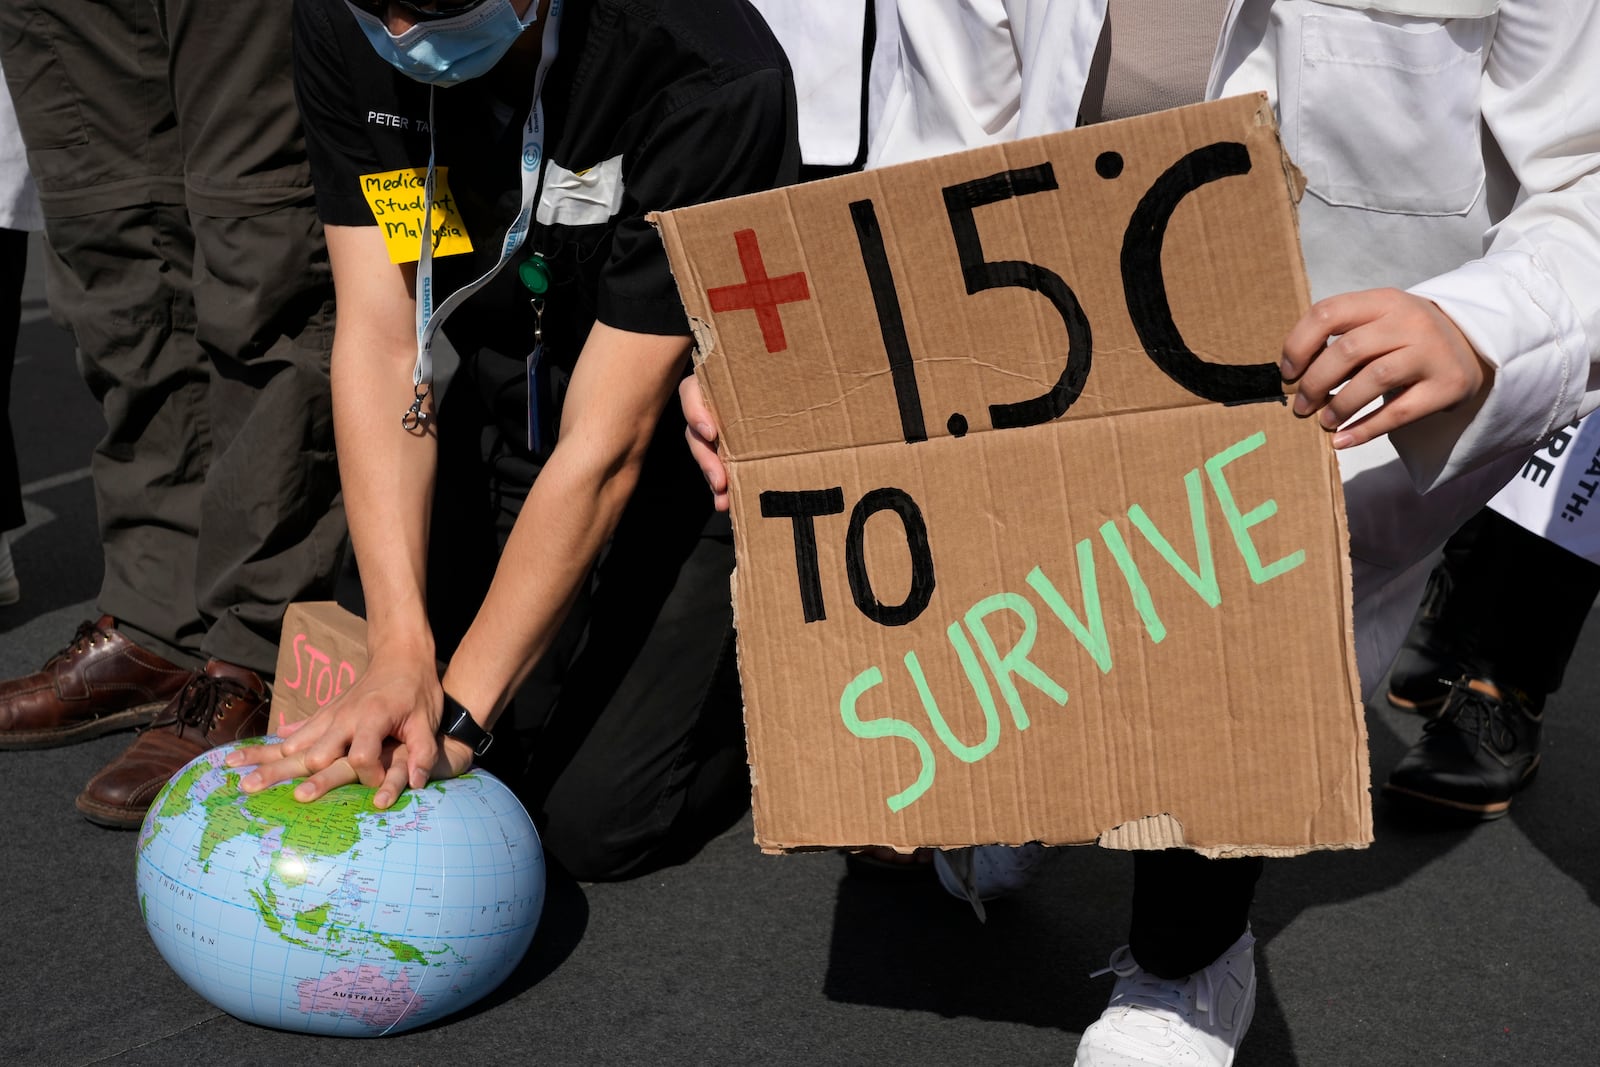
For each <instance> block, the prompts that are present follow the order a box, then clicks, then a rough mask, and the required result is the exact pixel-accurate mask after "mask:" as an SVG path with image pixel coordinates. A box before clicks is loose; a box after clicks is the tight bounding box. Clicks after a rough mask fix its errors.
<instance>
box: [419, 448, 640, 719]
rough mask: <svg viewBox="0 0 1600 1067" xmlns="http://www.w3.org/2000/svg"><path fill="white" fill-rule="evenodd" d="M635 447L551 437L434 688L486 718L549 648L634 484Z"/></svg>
mask: <svg viewBox="0 0 1600 1067" xmlns="http://www.w3.org/2000/svg"><path fill="white" fill-rule="evenodd" d="M641 461H642V449H640V450H639V454H634V453H633V452H632V451H631V450H630V452H629V454H625V455H620V456H595V455H593V454H592V453H588V452H587V451H586V450H583V449H581V447H579V446H573V447H569V448H564V447H563V446H560V445H558V446H557V447H556V449H555V451H554V452H553V453H552V454H551V456H550V459H549V461H548V462H547V463H546V464H545V466H544V469H543V470H541V471H540V473H539V477H538V478H537V479H535V481H534V484H533V488H532V489H531V490H530V491H529V493H528V499H527V502H526V503H525V504H524V505H523V507H522V511H521V514H520V515H519V516H518V517H517V521H516V524H515V526H514V527H513V528H512V531H511V536H510V538H509V539H508V540H507V542H506V547H505V550H504V551H503V552H502V553H501V556H500V563H499V566H498V567H497V568H496V570H495V575H494V581H493V582H492V583H491V585H490V587H489V592H488V595H487V596H486V597H485V598H484V601H483V604H482V606H481V607H480V608H479V609H478V614H477V615H476V617H475V618H474V619H473V622H472V626H471V627H470V628H469V629H468V631H467V634H466V636H465V637H464V638H463V639H462V642H461V645H460V648H459V649H458V650H457V651H456V654H455V656H454V658H452V660H451V661H450V668H449V670H448V671H447V672H446V673H445V677H444V687H445V689H446V690H447V691H448V692H449V693H450V695H451V696H453V697H455V698H456V699H457V700H460V701H461V702H462V703H463V704H464V705H465V706H466V707H468V708H470V709H472V710H473V711H474V713H475V714H476V715H477V716H478V718H479V719H480V720H482V721H485V722H492V721H493V719H494V717H495V716H497V715H498V714H499V712H500V709H501V708H502V707H503V706H504V705H505V704H506V703H507V702H509V700H510V698H511V696H512V695H513V694H514V693H515V692H516V690H517V688H518V686H520V685H521V684H522V682H523V681H524V680H525V679H526V678H527V676H528V674H529V672H530V671H532V669H533V665H534V664H535V663H537V662H538V660H539V658H540V657H541V656H542V655H543V654H544V652H545V650H546V649H548V648H549V647H550V643H551V642H552V641H553V640H554V638H555V635H556V632H557V631H558V630H559V629H560V627H561V624H562V622H563V621H564V620H565V619H566V616H567V613H568V611H569V610H570V609H571V607H572V603H573V599H574V598H575V596H576V595H577V591H578V588H579V586H580V585H581V583H582V582H583V581H584V580H585V577H586V576H587V575H588V573H589V568H590V567H591V566H592V564H593V562H594V560H595V559H596V558H597V557H598V556H599V554H600V550H601V548H602V547H603V546H604V545H605V543H606V541H607V540H608V539H609V538H610V537H611V534H612V532H613V531H614V530H615V529H616V526H617V522H618V520H620V519H621V517H622V512H623V509H624V508H626V507H627V503H628V499H629V498H630V497H631V496H632V494H633V489H634V486H635V485H636V484H637V483H638V477H639V468H640V465H641Z"/></svg>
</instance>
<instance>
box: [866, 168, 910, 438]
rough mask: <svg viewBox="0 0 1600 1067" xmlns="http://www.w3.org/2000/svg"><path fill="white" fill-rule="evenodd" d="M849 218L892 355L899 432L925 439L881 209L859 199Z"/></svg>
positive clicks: (887, 350) (880, 330)
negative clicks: (884, 235) (880, 224)
mask: <svg viewBox="0 0 1600 1067" xmlns="http://www.w3.org/2000/svg"><path fill="white" fill-rule="evenodd" d="M850 218H851V220H852V221H853V222H854V223H855V226H856V243H857V244H859V245H860V246H861V264H862V266H864V267H866V269H867V283H868V284H869V285H870V286H871V287H872V306H873V308H875V309H876V310H877V313H878V333H879V334H881V335H882V336H883V348H884V352H885V353H886V354H887V355H888V357H889V378H890V380H891V381H892V382H893V383H894V400H895V404H896V405H897V406H898V407H899V409H900V433H901V435H902V436H904V437H905V440H906V444H915V443H916V442H918V441H926V440H927V439H928V430H927V426H926V425H925V424H924V422H923V420H922V396H921V394H920V392H919V391H918V389H917V372H916V369H915V368H914V367H913V366H912V364H911V342H910V341H909V340H907V339H906V319H905V315H904V313H903V312H901V310H900V294H899V293H898V292H897V291H896V290H895V286H894V271H893V270H892V269H891V268H890V266H889V253H888V252H886V251H885V250H884V247H883V228H882V227H881V226H879V225H878V212H877V210H876V209H874V208H873V206H872V201H871V200H857V201H854V202H853V203H852V204H851V205H850Z"/></svg>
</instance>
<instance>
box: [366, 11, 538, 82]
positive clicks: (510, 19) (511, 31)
mask: <svg viewBox="0 0 1600 1067" xmlns="http://www.w3.org/2000/svg"><path fill="white" fill-rule="evenodd" d="M345 6H346V7H348V8H349V9H350V11H351V13H352V14H353V15H355V17H356V19H357V21H359V22H360V23H361V31H362V32H363V33H365V34H366V35H367V40H369V41H371V42H372V47H373V48H374V49H376V50H377V53H378V55H380V56H382V57H383V58H384V59H386V60H388V62H389V63H390V64H391V65H392V66H393V67H394V68H395V69H396V70H398V71H399V72H400V73H402V74H404V75H405V76H406V77H408V78H413V79H415V80H416V81H419V82H426V83H427V84H429V85H456V84H458V83H460V82H464V81H466V80H468V79H469V78H476V77H478V76H480V75H482V74H486V73H488V71H489V70H490V68H492V67H493V66H494V65H495V64H496V63H498V62H500V58H501V57H502V56H504V55H505V54H506V50H507V49H509V48H510V47H511V44H512V42H513V41H515V40H516V39H517V38H518V37H519V36H521V34H522V31H523V30H525V29H527V28H528V27H529V26H531V25H533V23H534V21H535V20H536V19H538V17H539V4H538V2H537V0H534V2H533V3H531V4H529V5H528V17H527V19H526V21H524V20H523V19H520V18H518V17H517V12H516V9H515V8H513V7H512V6H511V0H489V2H488V3H486V4H480V5H479V6H477V7H475V8H472V9H471V10H470V11H466V12H463V13H462V14H460V15H452V16H450V17H449V18H442V19H430V20H428V21H426V22H419V23H417V24H416V25H415V26H412V27H411V28H410V29H409V30H407V31H406V32H405V33H402V34H401V35H400V36H398V37H394V36H392V35H391V34H390V33H389V28H388V27H387V26H385V25H384V24H383V20H382V19H380V18H378V17H377V16H375V15H372V14H370V13H368V12H366V11H362V10H361V9H360V8H358V7H356V6H355V5H354V4H351V3H350V2H349V0H346V2H345Z"/></svg>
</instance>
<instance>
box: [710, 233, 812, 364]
mask: <svg viewBox="0 0 1600 1067" xmlns="http://www.w3.org/2000/svg"><path fill="white" fill-rule="evenodd" d="M733 239H734V241H735V242H736V243H737V244H738V246H739V265H740V266H741V267H743V268H744V284H743V285H723V286H718V287H717V288H715V289H708V290H706V296H708V297H710V298H711V310H712V311H754V312H755V313H756V321H757V322H758V323H760V324H761V339H762V340H763V341H765V342H766V343H767V351H768V352H782V351H783V350H784V349H786V348H788V347H789V342H788V341H786V340H785V339H784V336H783V318H782V316H780V315H779V314H778V305H779V304H793V303H796V302H797V301H801V300H810V299H811V290H810V289H809V288H808V287H807V286H806V275H805V272H804V271H796V272H795V273H793V274H785V275H783V276H782V277H780V278H769V277H767V265H766V264H765V263H764V262H762V260H761V245H760V244H758V243H757V242H756V231H754V230H740V231H739V232H737V233H735V234H734V235H733Z"/></svg>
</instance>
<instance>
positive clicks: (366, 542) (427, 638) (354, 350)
mask: <svg viewBox="0 0 1600 1067" xmlns="http://www.w3.org/2000/svg"><path fill="white" fill-rule="evenodd" d="M383 352H385V349H384V348H383V345H382V341H381V339H377V338H363V337H361V336H359V335H355V334H353V333H341V334H340V335H339V337H337V338H336V340H335V344H334V353H333V364H332V378H333V417H334V434H335V438H336V441H337V445H338V450H339V475H340V478H341V480H342V483H343V486H344V498H345V511H346V514H347V516H348V518H349V523H350V538H351V542H352V544H353V545H354V548H355V553H356V562H357V564H358V566H359V568H360V573H361V587H362V592H363V595H364V598H365V600H366V608H367V640H368V645H369V647H370V648H372V649H374V650H377V649H381V648H385V647H389V646H396V647H399V648H402V649H404V650H405V651H406V653H407V654H415V655H425V656H426V657H427V660H428V661H431V659H432V657H433V641H432V636H431V633H430V631H429V628H428V622H427V604H426V599H425V593H424V590H425V588H426V571H425V567H426V558H427V544H428V519H429V514H430V502H431V499H432V492H433V479H434V470H435V466H436V462H437V450H436V448H435V441H434V436H433V434H432V433H431V432H428V433H418V432H414V431H407V430H406V429H404V428H403V427H402V426H401V423H400V416H401V414H402V413H403V412H404V411H405V410H406V409H407V408H408V407H409V406H410V404H411V400H412V397H413V395H414V394H413V391H412V388H411V375H410V369H411V358H412V354H411V353H408V352H404V351H401V352H388V353H386V354H383V355H378V354H376V353H383Z"/></svg>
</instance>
